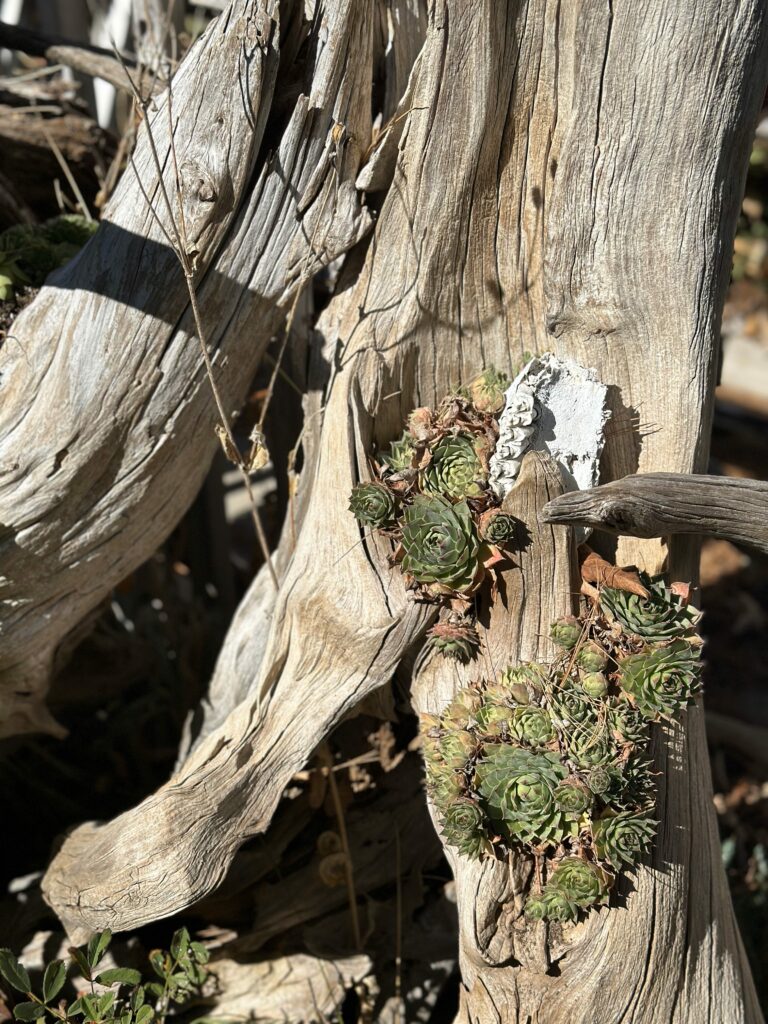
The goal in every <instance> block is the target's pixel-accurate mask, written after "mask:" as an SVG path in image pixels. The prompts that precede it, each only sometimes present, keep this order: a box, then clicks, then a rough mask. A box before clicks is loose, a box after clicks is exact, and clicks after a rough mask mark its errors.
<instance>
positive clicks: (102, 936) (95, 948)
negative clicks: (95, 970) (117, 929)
mask: <svg viewBox="0 0 768 1024" xmlns="http://www.w3.org/2000/svg"><path fill="white" fill-rule="evenodd" d="M111 941H112V932H111V931H110V930H109V928H105V929H104V931H103V932H96V934H95V935H94V936H93V937H92V938H91V940H90V942H89V943H88V950H87V953H86V956H87V957H88V963H89V964H90V965H91V967H95V966H96V964H97V963H98V962H99V960H101V958H102V957H103V956H104V954H105V953H106V951H107V947H108V946H109V944H110V942H111Z"/></svg>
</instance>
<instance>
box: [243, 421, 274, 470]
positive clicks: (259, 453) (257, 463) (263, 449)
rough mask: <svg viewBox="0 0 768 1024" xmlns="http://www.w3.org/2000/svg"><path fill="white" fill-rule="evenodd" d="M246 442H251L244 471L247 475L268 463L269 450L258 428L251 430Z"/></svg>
mask: <svg viewBox="0 0 768 1024" xmlns="http://www.w3.org/2000/svg"><path fill="white" fill-rule="evenodd" d="M248 440H249V441H250V442H251V447H250V450H249V452H248V459H247V462H246V469H247V470H248V472H249V473H256V472H257V471H258V470H260V469H263V468H264V467H265V466H266V464H267V463H268V462H269V449H268V448H267V442H266V439H265V437H264V434H263V433H262V431H261V430H259V428H258V427H254V428H253V430H252V431H251V433H250V436H249V437H248Z"/></svg>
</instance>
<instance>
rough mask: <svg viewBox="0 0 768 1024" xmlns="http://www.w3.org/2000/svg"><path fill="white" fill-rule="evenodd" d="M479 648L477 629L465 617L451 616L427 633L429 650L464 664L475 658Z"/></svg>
mask: <svg viewBox="0 0 768 1024" xmlns="http://www.w3.org/2000/svg"><path fill="white" fill-rule="evenodd" d="M479 646H480V636H479V634H478V632H477V628H476V627H475V624H474V623H473V621H472V619H470V618H468V617H467V616H465V615H456V614H451V615H449V616H448V617H447V618H445V619H444V620H443V621H441V622H438V623H436V624H435V625H434V626H433V627H432V628H431V629H430V630H429V631H428V633H427V647H428V648H430V649H431V650H434V651H437V652H438V653H439V654H442V655H443V657H444V658H452V659H453V660H454V661H460V662H462V663H464V664H466V663H467V662H468V661H471V660H472V659H473V658H474V656H475V654H476V653H477V649H478V648H479Z"/></svg>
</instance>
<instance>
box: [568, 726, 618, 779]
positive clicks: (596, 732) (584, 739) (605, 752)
mask: <svg viewBox="0 0 768 1024" xmlns="http://www.w3.org/2000/svg"><path fill="white" fill-rule="evenodd" d="M565 740H566V743H567V755H568V759H569V760H570V761H572V762H573V764H574V765H576V767H577V768H581V769H582V770H584V771H588V770H589V769H590V768H596V767H598V766H599V765H606V764H610V763H611V762H612V761H615V760H616V744H615V743H614V741H613V737H612V736H611V734H610V733H609V732H608V730H607V729H606V728H605V726H604V725H602V724H600V723H599V722H589V723H585V724H583V725H577V726H575V727H574V728H573V729H572V730H570V731H569V732H568V733H567V735H566V736H565Z"/></svg>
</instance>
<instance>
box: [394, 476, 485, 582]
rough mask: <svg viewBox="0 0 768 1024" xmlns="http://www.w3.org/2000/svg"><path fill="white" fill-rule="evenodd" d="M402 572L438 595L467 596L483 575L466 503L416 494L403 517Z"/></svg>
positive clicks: (476, 541)
mask: <svg viewBox="0 0 768 1024" xmlns="http://www.w3.org/2000/svg"><path fill="white" fill-rule="evenodd" d="M401 543H402V546H403V551H404V552H405V554H404V557H403V562H402V569H403V572H407V573H409V574H410V575H411V576H413V578H414V579H415V580H416V582H417V583H422V584H425V585H427V586H429V587H430V588H431V589H433V590H435V591H436V592H438V593H450V592H452V591H455V592H458V593H466V592H467V591H470V590H472V588H473V587H474V585H475V583H476V582H477V580H478V577H479V575H480V574H481V572H482V566H481V563H480V558H479V554H480V542H479V540H478V537H477V533H476V532H475V527H474V523H473V521H472V513H471V512H470V510H469V506H468V505H467V503H466V502H464V501H461V502H459V503H458V504H456V505H452V504H451V503H450V501H447V500H446V499H445V498H442V497H426V496H424V495H418V496H417V497H416V498H415V499H414V502H413V504H412V505H410V506H409V507H408V508H406V510H405V513H404V515H403V532H402V537H401Z"/></svg>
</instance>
